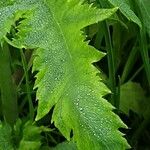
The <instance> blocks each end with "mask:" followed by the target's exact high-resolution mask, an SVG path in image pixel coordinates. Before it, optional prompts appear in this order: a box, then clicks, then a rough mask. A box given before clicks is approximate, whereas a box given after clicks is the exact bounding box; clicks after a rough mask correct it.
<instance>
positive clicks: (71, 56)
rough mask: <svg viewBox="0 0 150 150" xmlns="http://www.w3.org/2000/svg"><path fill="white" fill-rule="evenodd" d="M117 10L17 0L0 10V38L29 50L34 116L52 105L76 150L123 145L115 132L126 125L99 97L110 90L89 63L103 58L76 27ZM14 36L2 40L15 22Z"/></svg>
mask: <svg viewBox="0 0 150 150" xmlns="http://www.w3.org/2000/svg"><path fill="white" fill-rule="evenodd" d="M116 10H117V9H97V8H93V7H91V6H89V5H87V4H82V1H80V0H16V1H14V3H13V4H12V3H11V5H10V6H7V7H4V8H2V9H0V14H2V15H1V16H0V20H1V23H0V39H2V38H5V39H6V40H7V42H9V43H10V44H12V45H13V46H15V47H18V48H34V49H36V51H35V56H36V57H35V60H34V64H33V71H38V73H37V75H36V83H35V88H37V99H38V112H37V116H36V120H39V119H41V118H42V117H43V116H45V115H46V114H47V113H48V112H49V111H50V109H51V108H52V107H53V106H54V105H55V107H54V112H53V118H52V121H54V123H55V126H56V127H57V128H58V129H59V130H60V131H61V132H62V134H63V135H64V136H65V137H66V138H67V139H68V140H70V133H71V130H72V131H73V141H75V142H76V143H77V147H78V149H79V150H83V149H86V150H91V149H94V150H100V149H102V150H105V149H112V150H114V149H115V150H120V149H125V148H127V147H128V144H127V142H126V140H125V139H124V138H123V137H122V134H121V133H120V132H119V131H118V128H119V127H126V126H125V125H124V124H123V122H122V121H121V120H120V119H119V117H118V116H117V115H115V114H114V113H113V112H112V109H113V107H112V106H111V104H109V103H108V102H107V101H106V100H105V99H103V96H104V95H106V94H107V93H108V92H109V90H108V89H107V87H106V86H105V85H104V84H103V83H102V81H101V79H100V77H99V76H98V75H97V74H99V71H98V70H97V69H96V68H95V67H94V66H93V65H92V63H93V62H96V61H98V60H99V59H100V58H102V57H103V54H102V53H100V52H98V51H97V50H95V49H94V48H93V47H91V46H89V45H88V43H86V42H84V39H85V38H84V36H83V35H82V32H81V31H80V29H82V28H83V27H85V26H88V25H90V24H93V23H96V22H98V21H102V20H104V19H106V18H108V17H109V16H111V15H112V14H113V13H114V12H115V11H116ZM20 17H21V18H22V19H21V21H20V22H19V25H17V26H16V29H17V31H18V32H17V34H16V35H14V37H13V38H12V39H8V38H7V37H6V33H7V32H9V31H10V29H11V26H12V25H14V22H15V21H16V20H18V18H20Z"/></svg>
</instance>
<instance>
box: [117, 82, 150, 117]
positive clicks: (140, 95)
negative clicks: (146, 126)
mask: <svg viewBox="0 0 150 150" xmlns="http://www.w3.org/2000/svg"><path fill="white" fill-rule="evenodd" d="M120 109H121V111H123V112H124V113H125V114H127V115H128V114H129V110H132V111H134V112H136V113H138V114H139V115H143V116H144V117H145V118H146V117H147V116H145V115H146V114H145V110H147V109H149V101H148V97H146V96H145V93H144V90H143V89H142V87H141V86H140V84H138V83H134V82H127V83H126V84H123V85H122V86H121V91H120Z"/></svg>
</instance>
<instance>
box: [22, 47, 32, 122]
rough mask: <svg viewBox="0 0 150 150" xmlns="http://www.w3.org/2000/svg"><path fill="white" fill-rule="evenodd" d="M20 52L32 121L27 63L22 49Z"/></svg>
mask: <svg viewBox="0 0 150 150" xmlns="http://www.w3.org/2000/svg"><path fill="white" fill-rule="evenodd" d="M20 54H21V60H22V65H23V69H24V73H25V80H26V92H27V98H28V102H29V115H30V119H31V120H32V121H33V119H34V107H33V104H32V98H31V91H30V85H29V75H28V65H27V62H26V58H25V56H24V53H23V49H20Z"/></svg>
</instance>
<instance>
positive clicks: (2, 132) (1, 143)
mask: <svg viewBox="0 0 150 150" xmlns="http://www.w3.org/2000/svg"><path fill="white" fill-rule="evenodd" d="M11 132H12V129H11V127H10V126H9V125H7V124H3V123H0V150H14V149H13V143H12V133H11Z"/></svg>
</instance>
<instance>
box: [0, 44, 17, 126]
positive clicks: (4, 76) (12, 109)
mask: <svg viewBox="0 0 150 150" xmlns="http://www.w3.org/2000/svg"><path fill="white" fill-rule="evenodd" d="M0 89H1V103H2V109H3V110H2V113H3V117H4V120H5V122H7V123H9V124H10V125H13V124H14V123H15V122H16V119H17V118H18V105H17V92H16V88H15V85H14V83H13V80H12V76H11V66H10V52H9V47H8V44H7V43H5V42H4V43H3V44H2V45H1V46H0Z"/></svg>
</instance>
